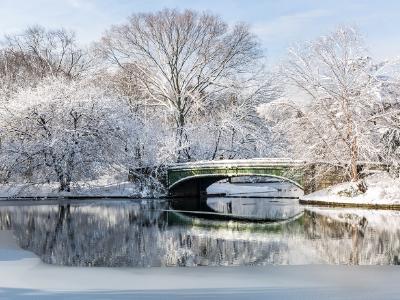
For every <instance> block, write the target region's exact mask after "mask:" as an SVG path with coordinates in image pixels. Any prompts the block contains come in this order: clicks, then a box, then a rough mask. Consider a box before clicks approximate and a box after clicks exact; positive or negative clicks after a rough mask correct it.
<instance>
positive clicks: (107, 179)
mask: <svg viewBox="0 0 400 300" xmlns="http://www.w3.org/2000/svg"><path fill="white" fill-rule="evenodd" d="M58 186H59V185H58V183H50V184H31V183H24V184H1V185H0V198H18V197H33V198H36V197H37V198H44V197H63V196H68V197H75V196H80V197H85V196H88V197H111V196H113V197H134V198H143V197H152V196H157V195H154V194H152V191H150V190H149V189H146V188H144V189H142V190H141V189H139V186H138V185H137V184H135V183H132V182H130V181H124V180H121V178H119V177H114V176H103V177H101V178H99V179H97V180H93V181H86V182H78V183H77V184H74V185H73V186H72V188H71V192H59V191H58Z"/></svg>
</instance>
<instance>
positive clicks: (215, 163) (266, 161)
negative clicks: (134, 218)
mask: <svg viewBox="0 0 400 300" xmlns="http://www.w3.org/2000/svg"><path fill="white" fill-rule="evenodd" d="M309 164H327V165H333V166H338V167H340V166H341V167H344V166H345V165H346V164H343V163H342V164H339V163H333V162H327V161H314V162H306V161H302V160H295V159H291V158H287V157H282V158H251V159H222V160H200V161H195V162H185V163H175V164H170V165H169V166H168V169H170V170H180V169H192V168H213V167H236V166H241V167H243V166H249V167H252V166H276V167H279V166H281V167H300V166H306V165H309ZM358 164H359V165H364V166H375V167H378V166H380V167H385V166H386V167H387V166H388V165H387V164H384V163H381V162H374V161H359V162H358Z"/></svg>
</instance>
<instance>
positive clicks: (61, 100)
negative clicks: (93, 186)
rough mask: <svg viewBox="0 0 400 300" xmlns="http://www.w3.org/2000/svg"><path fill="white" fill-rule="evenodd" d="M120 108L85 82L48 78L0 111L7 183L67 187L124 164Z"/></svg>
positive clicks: (1, 155)
mask: <svg viewBox="0 0 400 300" xmlns="http://www.w3.org/2000/svg"><path fill="white" fill-rule="evenodd" d="M123 109H124V108H123V107H122V105H121V104H120V103H119V104H118V105H116V103H115V102H114V101H113V99H112V98H110V97H109V96H108V95H107V93H106V92H105V91H104V90H102V89H99V88H97V87H94V86H93V85H92V84H90V83H87V82H86V81H78V80H67V79H63V78H55V77H50V78H47V79H45V80H43V81H42V82H41V83H40V84H39V85H38V86H37V87H35V88H28V89H21V90H20V91H19V92H18V93H17V94H16V95H15V96H14V97H12V98H11V99H10V100H9V101H8V102H7V103H6V104H4V105H3V106H2V107H1V109H0V114H1V116H0V123H1V125H0V128H1V130H0V138H1V148H0V162H1V163H0V165H1V167H2V172H3V174H4V175H5V177H6V178H7V179H9V180H15V181H18V180H29V181H31V182H33V183H45V182H58V183H59V189H60V191H69V190H70V187H71V182H74V181H77V180H80V179H85V178H91V177H93V176H98V175H99V174H101V172H103V171H105V170H106V168H108V167H109V166H110V165H111V164H113V163H118V161H119V160H120V159H123V149H124V146H125V142H126V138H125V137H124V135H123V133H124V127H123V126H125V124H123V123H122V122H121V119H120V115H121V111H123Z"/></svg>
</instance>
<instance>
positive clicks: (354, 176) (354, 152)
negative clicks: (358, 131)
mask: <svg viewBox="0 0 400 300" xmlns="http://www.w3.org/2000/svg"><path fill="white" fill-rule="evenodd" d="M350 155H351V164H350V176H351V180H352V181H357V180H358V169H357V162H358V145H357V138H356V137H354V138H353V140H352V141H351V153H350Z"/></svg>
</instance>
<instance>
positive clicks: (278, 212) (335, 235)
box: [0, 190, 400, 267]
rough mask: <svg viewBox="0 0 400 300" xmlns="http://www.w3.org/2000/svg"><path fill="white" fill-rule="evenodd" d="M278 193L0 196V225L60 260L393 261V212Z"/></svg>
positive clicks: (398, 249)
mask: <svg viewBox="0 0 400 300" xmlns="http://www.w3.org/2000/svg"><path fill="white" fill-rule="evenodd" d="M288 191H289V192H293V190H288ZM286 195H288V196H287V198H285V197H279V198H278V197H277V196H276V195H275V196H274V195H273V198H266V197H245V196H243V195H239V196H238V195H230V196H229V197H214V198H209V199H208V200H207V202H206V204H207V205H206V207H207V209H204V207H205V206H204V204H205V202H204V201H203V202H199V201H194V200H190V199H179V200H174V201H171V202H169V201H161V200H123V199H121V200H100V201H92V200H80V201H69V202H65V201H64V202H57V203H55V202H42V201H36V202H24V203H2V204H1V206H0V230H4V231H11V232H12V234H13V235H14V237H15V239H16V242H17V245H18V246H19V247H21V248H22V249H25V250H28V251H30V252H32V253H34V254H36V255H37V256H38V257H39V258H40V259H41V260H42V261H43V262H45V263H49V264H57V265H68V266H107V267H159V266H237V265H269V264H289V265H298V264H363V265H381V264H388V265H389V264H398V263H399V255H400V222H398V220H399V218H400V212H398V211H377V210H362V209H353V210H351V209H333V208H318V207H304V206H300V205H299V204H298V200H297V199H296V198H294V197H292V196H293V195H292V194H290V193H289V194H286ZM253 196H254V195H253ZM201 208H203V209H202V211H198V209H201ZM1 243H2V241H1V239H0V248H1V246H2V245H1Z"/></svg>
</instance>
